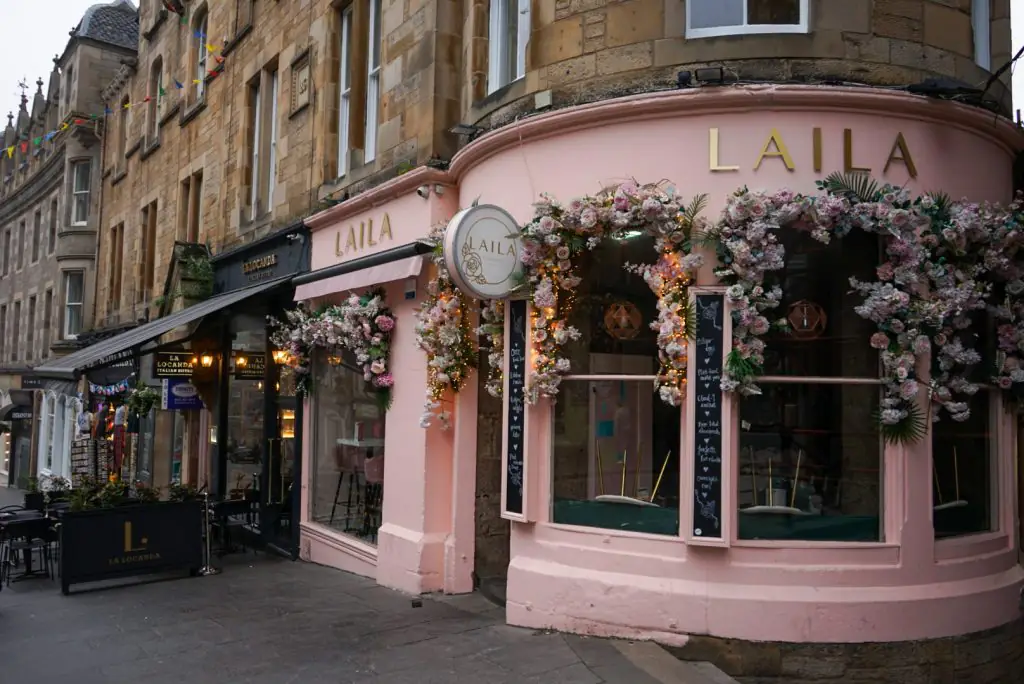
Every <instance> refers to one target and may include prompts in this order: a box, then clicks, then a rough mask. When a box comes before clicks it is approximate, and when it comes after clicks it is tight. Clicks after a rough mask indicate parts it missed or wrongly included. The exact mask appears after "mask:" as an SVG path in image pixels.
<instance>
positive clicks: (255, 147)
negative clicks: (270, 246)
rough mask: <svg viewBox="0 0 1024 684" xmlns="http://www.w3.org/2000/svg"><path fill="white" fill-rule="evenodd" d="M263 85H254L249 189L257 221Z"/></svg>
mask: <svg viewBox="0 0 1024 684" xmlns="http://www.w3.org/2000/svg"><path fill="white" fill-rule="evenodd" d="M262 85H263V84H261V83H260V81H259V79H258V78H257V79H256V83H255V84H254V85H253V103H252V108H253V119H252V120H253V130H252V158H251V159H250V161H251V162H252V187H250V189H249V219H250V220H252V221H255V220H256V219H257V218H258V217H259V215H260V183H261V181H260V136H261V135H262V128H263V126H262V125H261V123H262V122H261V120H262V119H263V117H262V116H260V108H261V107H262V104H263V97H262V95H263V92H262V91H263V87H262Z"/></svg>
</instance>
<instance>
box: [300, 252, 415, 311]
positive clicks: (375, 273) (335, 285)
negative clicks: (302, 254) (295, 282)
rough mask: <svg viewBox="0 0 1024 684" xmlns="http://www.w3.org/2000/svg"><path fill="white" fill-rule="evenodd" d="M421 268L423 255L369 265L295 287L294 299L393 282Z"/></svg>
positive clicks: (408, 276) (413, 274)
mask: <svg viewBox="0 0 1024 684" xmlns="http://www.w3.org/2000/svg"><path fill="white" fill-rule="evenodd" d="M422 270H423V257H421V256H414V257H407V258H405V259H400V260H398V261H392V262H391V263H388V264H380V265H379V266H370V267H369V268H364V269H362V270H359V271H353V272H352V273H345V274H342V275H336V276H334V277H331V278H325V279H324V280H318V281H316V282H313V283H307V284H305V285H299V286H298V287H296V288H295V301H297V302H300V301H302V300H304V299H313V298H314V297H323V296H324V295H329V294H334V293H335V292H348V291H349V290H355V289H358V288H361V287H369V286H371V285H380V284H382V283H393V282H394V281H396V280H405V279H406V278H415V277H416V276H418V275H419V274H420V271H422Z"/></svg>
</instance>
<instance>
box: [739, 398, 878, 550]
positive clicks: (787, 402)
mask: <svg viewBox="0 0 1024 684" xmlns="http://www.w3.org/2000/svg"><path fill="white" fill-rule="evenodd" d="M761 389H762V391H763V394H762V395H760V396H754V397H744V398H743V399H742V400H741V401H740V420H741V425H742V426H743V429H742V430H741V432H740V453H739V454H738V456H737V457H738V459H739V481H738V483H737V497H738V504H739V508H740V516H739V538H740V539H802V540H812V541H879V540H880V539H881V525H882V522H881V491H882V488H881V483H882V472H881V452H882V442H881V438H880V435H879V432H878V426H877V421H876V420H875V417H874V413H875V411H876V409H877V407H878V395H879V388H878V386H877V385H825V384H819V385H813V384H763V385H762V387H761Z"/></svg>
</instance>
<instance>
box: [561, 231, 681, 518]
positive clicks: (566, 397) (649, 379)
mask: <svg viewBox="0 0 1024 684" xmlns="http://www.w3.org/2000/svg"><path fill="white" fill-rule="evenodd" d="M655 256H656V252H655V250H654V245H653V240H652V239H651V238H649V237H647V236H638V237H632V238H629V239H625V240H606V241H605V242H604V243H602V244H601V245H600V246H599V247H598V248H597V249H595V250H594V251H593V252H589V253H587V254H585V255H584V256H583V259H584V262H583V263H582V264H581V270H580V273H581V274H582V275H583V276H584V277H583V282H582V284H581V285H580V287H579V289H578V290H577V303H576V307H575V309H574V311H573V314H572V317H571V320H570V323H571V324H572V325H573V326H575V327H576V328H577V329H578V330H579V331H580V332H581V333H582V335H581V338H580V340H579V341H577V342H574V343H572V344H571V345H570V346H569V347H568V349H567V350H566V351H567V354H568V357H569V359H570V362H571V363H572V369H573V371H572V372H573V375H570V376H568V377H567V378H566V379H565V381H564V382H563V383H562V386H561V390H560V393H559V396H558V401H557V402H555V405H554V422H553V425H552V448H553V453H552V460H551V464H552V476H553V477H552V510H551V520H552V521H553V522H556V523H561V524H567V525H581V526H586V527H601V528H608V529H616V530H624V531H630V532H645V533H651V534H666V535H676V534H678V533H679V486H680V481H679V472H680V471H679V462H680V461H679V453H680V446H681V442H680V434H681V420H682V413H681V410H680V409H679V408H673V407H670V406H668V405H666V404H665V403H664V402H662V401H661V400H660V399H659V398H658V396H657V394H656V393H655V392H654V391H653V384H654V378H655V375H656V374H657V372H658V352H657V344H656V338H655V333H654V331H652V330H651V329H650V323H651V321H653V320H655V319H656V318H657V307H656V298H655V296H654V294H653V293H652V292H651V290H650V288H649V287H648V286H647V284H646V283H645V282H644V281H643V279H642V278H641V277H640V276H638V275H634V274H632V273H629V272H627V271H626V270H625V269H624V268H623V267H624V266H625V264H626V263H632V264H639V263H651V262H653V261H654V260H655ZM602 376H614V377H609V378H608V379H604V378H602Z"/></svg>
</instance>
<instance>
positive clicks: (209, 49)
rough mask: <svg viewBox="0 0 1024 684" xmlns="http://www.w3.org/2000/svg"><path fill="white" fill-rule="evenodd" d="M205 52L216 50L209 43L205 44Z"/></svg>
mask: <svg viewBox="0 0 1024 684" xmlns="http://www.w3.org/2000/svg"><path fill="white" fill-rule="evenodd" d="M206 51H207V52H216V51H217V48H215V47H213V46H212V45H210V44H209V43H207V44H206Z"/></svg>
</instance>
